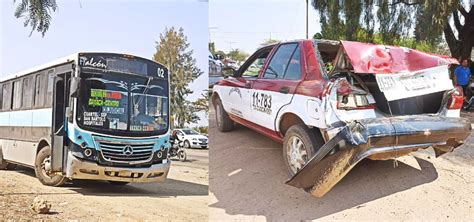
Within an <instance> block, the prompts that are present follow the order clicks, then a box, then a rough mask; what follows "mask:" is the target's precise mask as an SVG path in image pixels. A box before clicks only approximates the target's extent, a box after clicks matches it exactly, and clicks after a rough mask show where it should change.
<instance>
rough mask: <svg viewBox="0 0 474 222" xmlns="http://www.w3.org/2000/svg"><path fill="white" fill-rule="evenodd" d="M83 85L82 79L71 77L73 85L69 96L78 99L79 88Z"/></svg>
mask: <svg viewBox="0 0 474 222" xmlns="http://www.w3.org/2000/svg"><path fill="white" fill-rule="evenodd" d="M80 83H81V79H80V78H79V77H71V84H70V86H69V90H70V91H69V96H70V97H71V98H77V96H78V95H77V94H78V92H79V86H80Z"/></svg>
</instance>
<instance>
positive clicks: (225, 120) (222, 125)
mask: <svg viewBox="0 0 474 222" xmlns="http://www.w3.org/2000/svg"><path fill="white" fill-rule="evenodd" d="M217 112H220V113H219V114H218V113H217ZM219 116H220V117H221V120H219ZM216 124H217V129H219V131H220V132H229V131H232V130H233V129H234V121H232V120H231V119H230V117H229V114H227V112H226V111H225V110H224V106H223V105H222V102H221V100H220V99H217V102H216Z"/></svg>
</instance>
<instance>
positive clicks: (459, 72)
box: [454, 58, 472, 109]
mask: <svg viewBox="0 0 474 222" xmlns="http://www.w3.org/2000/svg"><path fill="white" fill-rule="evenodd" d="M454 76H455V78H456V79H455V80H456V81H455V82H456V85H458V86H461V87H462V91H463V93H464V100H465V101H466V102H468V106H467V107H468V108H466V109H469V108H470V107H471V105H472V104H471V103H470V102H469V100H470V94H471V93H470V85H471V70H470V68H469V60H468V59H467V58H463V59H461V65H460V66H458V67H457V68H456V69H455V70H454ZM468 96H469V97H468Z"/></svg>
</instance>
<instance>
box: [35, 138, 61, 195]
mask: <svg viewBox="0 0 474 222" xmlns="http://www.w3.org/2000/svg"><path fill="white" fill-rule="evenodd" d="M48 156H51V147H49V146H45V147H43V148H41V150H40V151H39V152H38V154H36V160H35V174H36V177H37V178H38V180H39V181H40V182H41V183H42V184H43V185H46V186H53V187H60V186H62V185H64V183H66V180H67V178H66V177H64V176H63V175H54V176H52V177H50V176H45V175H43V172H42V171H43V169H42V167H41V165H42V164H43V161H44V160H45V159H46V158H48Z"/></svg>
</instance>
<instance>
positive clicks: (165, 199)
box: [0, 149, 209, 221]
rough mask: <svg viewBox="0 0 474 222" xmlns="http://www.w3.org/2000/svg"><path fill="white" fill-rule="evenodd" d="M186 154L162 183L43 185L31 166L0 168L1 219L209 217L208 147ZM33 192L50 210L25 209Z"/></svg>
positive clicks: (183, 219) (184, 219) (203, 219)
mask: <svg viewBox="0 0 474 222" xmlns="http://www.w3.org/2000/svg"><path fill="white" fill-rule="evenodd" d="M188 159H189V161H188V162H184V163H183V162H178V161H173V162H172V165H171V169H170V173H169V175H168V180H166V181H165V182H163V183H154V184H131V185H127V186H114V185H111V184H109V183H107V182H101V181H76V182H75V183H73V184H69V185H67V186H66V187H60V188H56V187H46V186H43V185H42V184H41V183H40V182H39V181H38V180H37V179H36V178H35V176H34V171H33V170H30V169H20V170H15V171H0V187H2V189H1V190H0V221H1V220H2V219H15V220H81V221H98V220H106V221H115V220H134V221H135V220H139V221H143V220H149V221H157V220H165V221H168V220H181V221H207V219H208V208H207V205H208V177H209V174H208V164H209V160H208V150H194V149H192V150H188ZM36 196H40V197H41V198H43V199H45V200H47V201H49V202H50V203H51V204H52V208H51V211H52V213H51V214H49V215H38V214H36V213H34V212H33V211H31V210H30V209H29V205H30V204H31V203H32V202H33V199H34V198H35V197H36Z"/></svg>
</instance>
